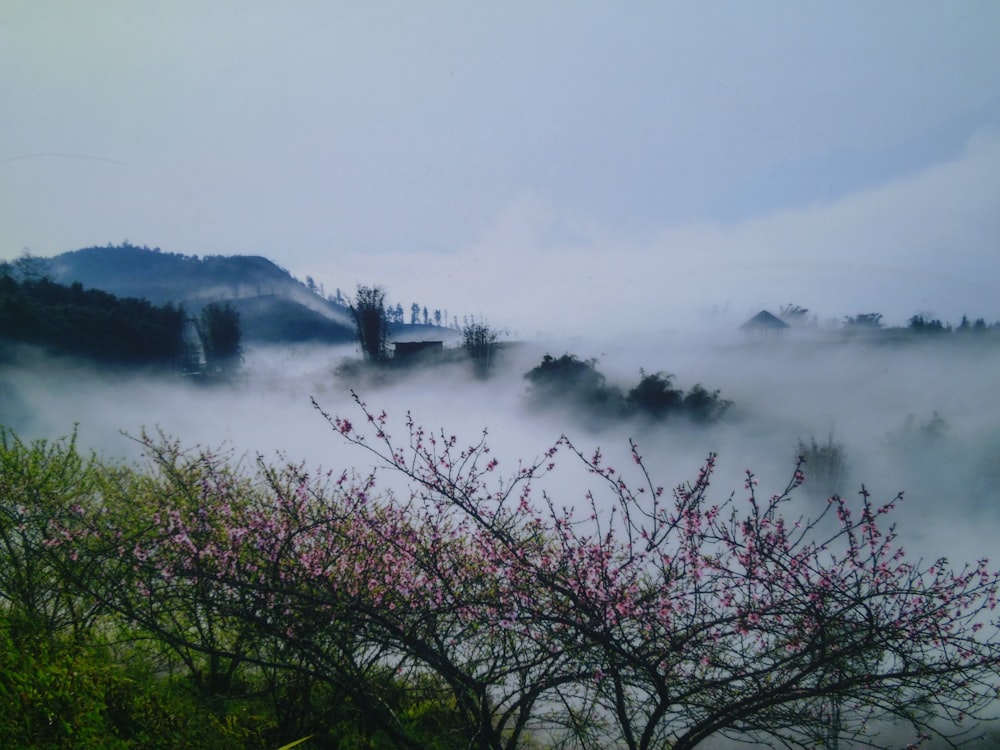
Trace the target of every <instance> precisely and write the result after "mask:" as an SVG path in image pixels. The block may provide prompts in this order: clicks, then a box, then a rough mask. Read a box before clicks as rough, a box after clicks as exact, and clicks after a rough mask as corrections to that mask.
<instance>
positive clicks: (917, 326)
mask: <svg viewBox="0 0 1000 750" xmlns="http://www.w3.org/2000/svg"><path fill="white" fill-rule="evenodd" d="M908 323H909V325H908V327H909V329H910V330H911V331H914V332H915V333H946V332H948V331H950V330H951V326H946V325H944V324H943V323H942V322H941V321H940V320H938V319H937V318H935V319H933V320H927V319H926V318H925V317H924V316H923V315H914V316H913V317H912V318H910V320H909V321H908Z"/></svg>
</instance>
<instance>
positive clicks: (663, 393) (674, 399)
mask: <svg viewBox="0 0 1000 750" xmlns="http://www.w3.org/2000/svg"><path fill="white" fill-rule="evenodd" d="M671 378H673V375H670V374H669V373H663V372H657V373H653V374H647V373H646V372H645V370H642V369H640V370H639V383H638V385H636V386H635V388H633V389H632V390H630V391H629V392H628V405H629V408H630V409H632V410H633V411H637V412H639V413H642V414H645V415H647V416H650V417H653V418H654V419H662V418H663V417H666V416H667V415H668V414H669V413H670V412H675V411H678V410H679V409H680V407H681V404H682V403H683V401H684V391H682V390H680V389H677V388H674V387H673V383H672V382H671Z"/></svg>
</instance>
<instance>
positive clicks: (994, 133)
mask: <svg viewBox="0 0 1000 750" xmlns="http://www.w3.org/2000/svg"><path fill="white" fill-rule="evenodd" d="M998 32H1000V4H998V3H996V2H994V1H993V0H985V1H982V2H976V1H975V0H965V1H963V2H955V3H941V2H924V1H923V0H906V1H905V2H902V1H895V0H886V1H884V2H879V3H870V2H857V1H855V0H846V1H843V2H836V3H832V2H831V3H801V2H783V1H779V0H760V1H759V2H754V3H746V2H712V1H707V2H698V3H693V2H634V3H628V4H622V3H596V2H568V1H566V2H564V1H563V0H550V1H547V2H537V1H535V2H520V1H519V0H513V1H512V2H504V3H461V2H427V3H409V2H378V1H377V0H376V1H373V2H364V3H361V2H326V1H323V2H320V1H319V0H309V1H306V0H290V1H289V2H283V3H275V2H270V1H265V0H238V1H237V0H213V2H211V3H204V2H200V1H192V0H176V1H175V2H171V3H159V2H151V1H147V0H102V2H100V3H96V2H89V3H88V2H79V1H78V0H49V1H48V2H45V3H38V2H34V1H33V0H3V2H2V3H0V102H2V103H3V104H2V107H3V114H4V116H3V129H2V134H0V259H12V258H16V257H18V256H19V255H21V254H22V253H24V252H30V253H31V254H33V255H36V256H41V257H48V256H51V255H55V254H58V253H61V252H65V251H68V250H73V249H77V248H80V247H87V246H92V245H106V244H108V243H113V244H117V243H120V242H122V241H125V240H128V241H129V242H131V243H133V244H137V245H147V246H149V247H160V248H162V249H163V250H168V251H173V252H180V253H184V254H192V255H235V254H250V255H263V256H266V257H268V258H270V259H271V260H273V261H274V262H276V263H277V264H278V265H280V266H282V267H283V268H286V269H288V270H289V271H291V272H292V273H293V274H295V275H296V276H298V277H299V278H301V279H304V278H305V276H306V275H311V276H312V277H313V278H314V279H315V280H316V281H317V283H322V284H323V285H324V287H325V289H326V290H327V291H328V292H332V291H333V290H334V289H335V288H340V289H342V291H343V292H344V293H345V294H350V293H351V292H352V291H353V290H354V289H355V288H356V286H357V285H358V284H368V285H371V284H377V285H381V286H383V287H384V288H385V290H386V293H387V296H388V298H389V300H390V301H391V302H393V303H395V302H399V303H400V304H402V305H403V307H404V308H406V309H408V308H409V306H410V304H411V303H412V302H418V303H420V304H421V305H426V306H428V307H430V308H432V309H433V308H444V309H448V310H449V312H450V313H451V314H454V315H458V316H459V317H461V316H463V315H472V316H477V317H479V318H481V319H485V320H488V321H489V322H491V323H492V324H494V325H496V326H499V327H502V328H505V329H507V330H509V331H511V332H512V333H514V334H516V335H518V336H521V337H526V338H531V337H541V336H566V335H579V334H583V333H586V334H588V335H593V334H597V335H606V336H608V337H614V336H616V335H620V334H621V333H622V332H624V331H636V332H642V331H656V330H660V329H663V328H670V327H683V326H686V325H688V324H689V323H690V321H692V320H699V321H706V320H707V321H713V322H715V323H718V324H720V325H725V326H732V325H734V324H738V323H740V322H742V321H743V320H744V319H746V318H747V317H749V316H750V315H752V314H753V313H755V312H756V311H757V310H759V309H761V308H769V309H772V310H776V309H777V308H778V307H779V306H781V305H783V304H788V303H794V304H798V305H801V306H804V307H807V308H809V309H810V310H811V311H812V312H814V313H815V314H816V315H817V317H818V318H819V319H820V320H834V319H842V318H843V317H844V316H846V315H853V314H857V313H861V312H881V313H883V315H884V316H885V319H886V320H887V321H888V322H890V323H904V322H905V320H906V319H907V318H908V317H909V316H910V315H913V314H917V313H920V314H925V315H930V316H934V317H941V318H942V319H944V320H945V321H947V322H957V320H958V318H960V317H961V315H962V314H968V315H969V316H970V317H973V318H974V317H979V316H982V317H985V318H986V319H987V320H989V321H994V320H998V319H1000V301H998V300H1000V210H998V209H1000V206H998V203H1000V48H998V46H997V44H996V38H997V34H998Z"/></svg>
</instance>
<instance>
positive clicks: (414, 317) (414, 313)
mask: <svg viewBox="0 0 1000 750" xmlns="http://www.w3.org/2000/svg"><path fill="white" fill-rule="evenodd" d="M419 318H420V305H418V304H417V303H416V302H414V303H413V304H412V305H410V325H411V326H415V325H416V324H417V321H418V320H419Z"/></svg>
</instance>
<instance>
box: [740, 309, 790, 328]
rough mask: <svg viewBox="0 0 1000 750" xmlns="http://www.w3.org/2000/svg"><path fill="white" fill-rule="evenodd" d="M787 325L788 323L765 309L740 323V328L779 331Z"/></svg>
mask: <svg viewBox="0 0 1000 750" xmlns="http://www.w3.org/2000/svg"><path fill="white" fill-rule="evenodd" d="M788 327H789V326H788V323H786V322H785V321H783V320H782V319H781V318H779V317H777V316H775V315H772V314H771V313H769V312H768V311H767V310H761V311H760V312H759V313H757V314H756V315H754V316H753V317H752V318H750V320H748V321H747V322H746V323H744V324H743V325H741V326H740V329H741V330H744V331H759V330H771V331H780V330H781V329H783V328H788Z"/></svg>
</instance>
